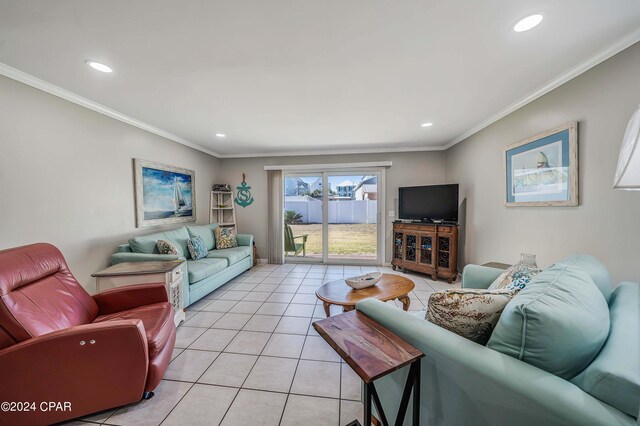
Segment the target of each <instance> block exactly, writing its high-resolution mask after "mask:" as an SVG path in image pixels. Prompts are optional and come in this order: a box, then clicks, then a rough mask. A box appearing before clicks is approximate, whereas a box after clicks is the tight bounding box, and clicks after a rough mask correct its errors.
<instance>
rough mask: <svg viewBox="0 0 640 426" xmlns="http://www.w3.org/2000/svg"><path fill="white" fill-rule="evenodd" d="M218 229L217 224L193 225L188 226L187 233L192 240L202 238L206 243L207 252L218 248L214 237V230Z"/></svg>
mask: <svg viewBox="0 0 640 426" xmlns="http://www.w3.org/2000/svg"><path fill="white" fill-rule="evenodd" d="M217 227H218V224H217V223H210V224H208V225H191V226H187V231H188V232H189V235H190V236H191V238H193V237H200V238H202V240H203V241H204V244H205V247H206V248H207V251H209V250H213V249H214V248H215V246H216V240H215V238H214V236H213V230H214V229H215V228H217Z"/></svg>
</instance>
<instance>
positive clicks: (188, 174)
mask: <svg viewBox="0 0 640 426" xmlns="http://www.w3.org/2000/svg"><path fill="white" fill-rule="evenodd" d="M134 184H135V195H136V227H138V228H140V227H148V226H160V225H168V224H174V223H183V222H194V221H195V220H196V197H195V188H196V181H195V172H194V171H193V170H189V169H183V168H181V167H175V166H171V165H168V164H161V163H155V162H152V161H146V160H141V159H139V158H135V159H134Z"/></svg>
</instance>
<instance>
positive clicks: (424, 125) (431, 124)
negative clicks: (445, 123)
mask: <svg viewBox="0 0 640 426" xmlns="http://www.w3.org/2000/svg"><path fill="white" fill-rule="evenodd" d="M420 126H422V127H431V126H433V123H422V124H421V125H420Z"/></svg>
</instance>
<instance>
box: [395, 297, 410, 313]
mask: <svg viewBox="0 0 640 426" xmlns="http://www.w3.org/2000/svg"><path fill="white" fill-rule="evenodd" d="M398 300H399V301H401V302H402V309H404V310H405V311H408V310H409V305H411V300H410V299H409V296H403V297H398Z"/></svg>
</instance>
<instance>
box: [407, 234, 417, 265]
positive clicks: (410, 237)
mask: <svg viewBox="0 0 640 426" xmlns="http://www.w3.org/2000/svg"><path fill="white" fill-rule="evenodd" d="M418 239H419V237H418V234H409V233H405V234H404V261H405V262H410V263H418Z"/></svg>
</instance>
